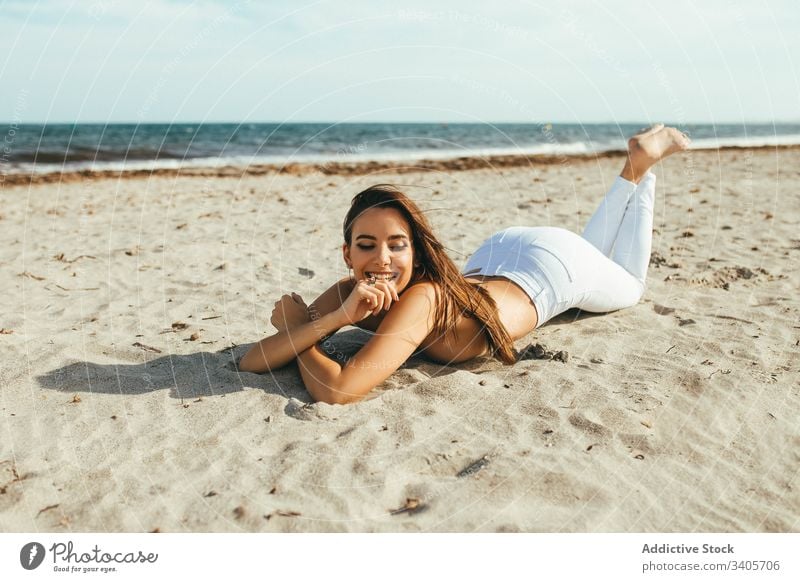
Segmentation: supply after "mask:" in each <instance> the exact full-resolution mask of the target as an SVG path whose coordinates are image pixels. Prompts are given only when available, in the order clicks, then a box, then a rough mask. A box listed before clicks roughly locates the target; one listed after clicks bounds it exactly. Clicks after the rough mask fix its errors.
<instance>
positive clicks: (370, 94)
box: [0, 0, 800, 123]
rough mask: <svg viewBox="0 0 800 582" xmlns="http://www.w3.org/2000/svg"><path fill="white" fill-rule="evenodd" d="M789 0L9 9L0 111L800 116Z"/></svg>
mask: <svg viewBox="0 0 800 582" xmlns="http://www.w3.org/2000/svg"><path fill="white" fill-rule="evenodd" d="M798 30H800V5H799V4H797V3H796V2H792V1H789V0H785V1H783V0H780V1H779V0H733V1H722V0H703V1H701V0H696V1H689V0H675V1H674V2H663V1H652V0H638V1H636V2H633V1H631V0H626V1H620V0H603V1H602V2H601V1H590V0H584V1H574V2H570V1H566V2H564V1H562V2H551V1H544V0H541V1H527V0H526V1H521V0H520V1H517V0H495V1H494V2H487V3H480V4H476V5H474V6H473V5H469V4H467V3H465V2H456V1H439V2H437V1H436V0H427V1H424V2H423V1H416V0H415V1H413V2H412V1H408V2H403V1H400V0H395V1H394V2H384V1H380V0H378V1H376V0H347V1H341V0H317V1H308V0H296V1H284V0H276V1H269V2H257V1H247V0H240V1H236V0H230V1H226V2H223V1H217V0H206V1H195V2H190V1H184V0H136V1H133V0H125V1H123V0H25V1H20V0H0V54H2V55H3V57H0V82H2V87H3V90H2V91H0V119H3V120H4V121H5V122H11V123H24V122H68V123H72V122H98V123H108V122H134V123H143V122H145V123H149V122H171V123H175V122H193V123H196V122H226V121H228V122H237V123H238V122H308V121H319V122H381V121H384V122H415V121H419V122H475V123H481V122H492V123H498V122H537V123H538V122H551V123H557V122H566V123H571V122H575V123H577V122H581V123H587V122H617V123H622V122H643V121H645V122H646V121H650V122H652V121H665V122H672V123H692V122H704V123H724V122H728V123H739V122H744V121H784V122H785V121H795V122H796V121H800V74H798V73H799V70H798V69H799V68H800V40H798V39H799V38H800V35H798V34H797V31H798Z"/></svg>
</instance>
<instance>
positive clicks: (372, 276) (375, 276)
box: [364, 271, 397, 281]
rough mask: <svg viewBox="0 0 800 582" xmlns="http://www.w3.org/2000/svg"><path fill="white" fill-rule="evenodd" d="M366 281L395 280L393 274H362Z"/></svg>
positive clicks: (395, 276)
mask: <svg viewBox="0 0 800 582" xmlns="http://www.w3.org/2000/svg"><path fill="white" fill-rule="evenodd" d="M364 274H365V275H366V276H367V278H368V279H375V280H376V281H393V280H394V279H396V278H397V275H396V274H395V273H370V272H368V271H366V272H364Z"/></svg>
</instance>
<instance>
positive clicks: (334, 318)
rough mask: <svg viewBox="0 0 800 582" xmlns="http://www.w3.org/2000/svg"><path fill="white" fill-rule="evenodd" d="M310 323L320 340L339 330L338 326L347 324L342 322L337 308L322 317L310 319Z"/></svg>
mask: <svg viewBox="0 0 800 582" xmlns="http://www.w3.org/2000/svg"><path fill="white" fill-rule="evenodd" d="M311 323H312V325H313V326H314V330H315V331H316V332H317V335H318V336H319V338H320V339H321V340H322V339H327V338H328V337H330V336H331V335H333V334H334V333H336V332H337V331H339V329H340V328H342V327H344V326H345V325H347V324H346V323H343V322H342V318H341V314H340V313H339V311H338V310H336V311H332V312H331V313H326V314H325V315H323V316H322V317H319V318H317V319H315V320H312V322H311Z"/></svg>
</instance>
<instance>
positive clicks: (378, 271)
mask: <svg viewBox="0 0 800 582" xmlns="http://www.w3.org/2000/svg"><path fill="white" fill-rule="evenodd" d="M411 241H412V236H411V229H410V228H409V225H408V222H406V220H405V218H403V215H402V214H400V212H399V211H397V210H395V209H394V208H371V209H369V210H367V211H366V212H364V213H363V214H362V215H361V216H359V217H358V218H357V219H356V221H355V222H354V223H353V238H352V243H353V244H352V246H350V247H348V246H347V244H345V245H344V247H343V252H344V260H345V262H346V263H347V264H348V265H349V266H350V267H351V268H352V269H353V276H354V277H355V278H356V281H360V280H363V279H369V278H370V275H375V277H376V278H379V279H384V278H385V279H386V280H388V281H390V285H392V286H393V287H394V289H395V290H396V291H397V292H398V293H400V292H402V291H403V289H405V288H406V287H407V286H408V284H409V283H410V282H411V279H412V278H413V276H414V249H413V248H412V247H411Z"/></svg>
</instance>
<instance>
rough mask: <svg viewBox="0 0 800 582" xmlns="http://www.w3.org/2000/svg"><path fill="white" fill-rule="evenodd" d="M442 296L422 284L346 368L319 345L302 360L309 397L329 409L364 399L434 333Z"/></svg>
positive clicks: (409, 292)
mask: <svg viewBox="0 0 800 582" xmlns="http://www.w3.org/2000/svg"><path fill="white" fill-rule="evenodd" d="M435 302H436V293H435V289H434V287H433V285H432V284H430V283H427V284H418V285H415V286H414V287H413V288H410V289H408V290H407V291H406V292H405V293H404V294H403V299H402V301H401V302H399V303H398V304H397V305H394V306H393V307H392V309H391V310H390V311H389V312H388V313H387V314H386V317H385V318H384V319H383V322H382V323H381V324H380V326H379V327H378V330H377V332H376V334H375V336H373V337H372V339H370V340H369V342H367V344H366V345H365V346H364V347H363V348H361V349H360V350H359V352H358V353H357V354H356V355H355V356H354V357H353V358H352V359H351V360H350V361H349V362H347V364H345V366H344V367H342V366H341V365H340V364H339V363H338V362H335V361H333V360H331V359H329V358H328V357H327V356H326V355H325V354H324V353H323V352H322V350H321V349H319V347H318V346H316V345H314V346H311V348H309V349H308V350H306V351H304V352H303V353H302V354H300V355H299V356H298V357H297V362H298V365H299V367H300V374H301V375H302V377H303V383H304V384H305V386H306V389H307V390H308V392H309V394H311V396H312V397H313V398H314V400H318V401H321V402H327V403H328V404H346V403H349V402H356V401H358V400H361V399H362V398H363V397H364V396H366V394H367V393H369V391H370V390H372V389H373V388H374V387H375V386H377V385H378V384H380V383H381V382H383V381H384V380H385V379H386V378H388V377H389V376H390V375H391V374H392V373H393V372H394V371H395V370H397V369H398V368H399V367H400V366H401V365H402V364H403V363H404V362H405V361H406V360H407V359H408V357H409V356H411V354H412V353H414V350H415V349H416V348H417V347H418V346H419V345H420V344H421V343H422V342H423V340H424V339H425V338H426V337H427V336H428V334H429V333H430V331H431V330H432V329H433V313H434V306H435Z"/></svg>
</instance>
